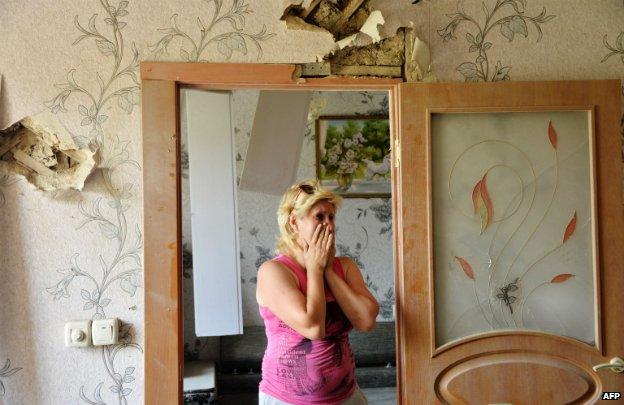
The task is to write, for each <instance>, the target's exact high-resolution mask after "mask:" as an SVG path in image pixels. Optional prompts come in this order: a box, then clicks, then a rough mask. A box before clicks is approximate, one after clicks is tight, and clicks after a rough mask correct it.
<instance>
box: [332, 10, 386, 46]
mask: <svg viewBox="0 0 624 405" xmlns="http://www.w3.org/2000/svg"><path fill="white" fill-rule="evenodd" d="M383 23H384V18H383V15H381V12H380V11H379V10H375V11H373V12H372V13H370V15H369V16H368V18H367V19H366V22H364V25H362V28H360V31H359V32H357V33H355V34H353V35H350V36H348V37H346V38H343V39H341V40H340V41H338V42H336V45H337V46H338V49H344V48H346V47H349V46H351V47H355V46H358V47H361V46H366V45H370V44H374V43H377V42H379V41H380V40H381V37H380V36H379V30H378V28H377V26H378V25H383Z"/></svg>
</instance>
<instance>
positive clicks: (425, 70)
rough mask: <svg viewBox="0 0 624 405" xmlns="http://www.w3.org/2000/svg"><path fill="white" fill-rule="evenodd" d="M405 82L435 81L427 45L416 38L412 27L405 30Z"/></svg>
mask: <svg viewBox="0 0 624 405" xmlns="http://www.w3.org/2000/svg"><path fill="white" fill-rule="evenodd" d="M404 79H405V81H406V82H436V81H437V78H436V77H435V75H434V74H433V72H432V71H431V54H430V52H429V47H428V46H427V44H425V43H424V42H423V41H421V40H420V38H418V36H417V35H416V33H415V31H414V29H413V28H407V29H406V30H405V68H404Z"/></svg>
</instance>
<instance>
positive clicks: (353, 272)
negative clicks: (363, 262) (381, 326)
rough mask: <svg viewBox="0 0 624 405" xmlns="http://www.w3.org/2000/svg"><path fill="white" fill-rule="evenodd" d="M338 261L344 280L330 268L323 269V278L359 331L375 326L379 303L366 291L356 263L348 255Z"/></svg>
mask: <svg viewBox="0 0 624 405" xmlns="http://www.w3.org/2000/svg"><path fill="white" fill-rule="evenodd" d="M340 263H341V264H342V267H343V269H344V271H345V273H346V282H345V281H344V280H342V279H341V278H340V277H339V276H338V275H337V274H336V273H335V272H334V271H333V270H331V269H326V270H325V280H327V284H328V286H329V288H330V289H331V291H332V293H333V294H334V297H336V301H338V304H339V305H340V308H342V311H343V312H344V313H345V315H346V316H347V318H349V321H351V324H352V325H353V327H354V328H355V329H357V330H361V331H368V330H371V329H373V328H374V327H375V319H376V318H377V314H379V304H378V303H377V300H376V299H375V297H374V296H373V294H371V292H370V291H368V288H367V287H366V284H365V283H364V279H363V278H362V274H361V273H360V269H359V268H358V266H357V264H355V262H354V261H353V260H351V259H350V258H348V257H345V258H341V259H340Z"/></svg>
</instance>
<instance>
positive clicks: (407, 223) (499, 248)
mask: <svg viewBox="0 0 624 405" xmlns="http://www.w3.org/2000/svg"><path fill="white" fill-rule="evenodd" d="M398 98H399V104H400V107H399V112H398V113H399V132H400V149H398V153H399V159H400V164H399V169H398V173H397V180H396V181H397V184H398V185H399V187H398V189H397V194H398V196H397V197H398V201H399V202H400V204H399V205H398V207H397V210H398V212H397V216H398V223H397V225H398V229H397V231H398V232H397V241H398V243H399V244H400V246H399V249H398V250H397V252H398V257H397V260H398V261H399V263H400V269H401V270H400V271H399V277H398V280H397V289H398V297H397V298H398V309H397V318H398V319H397V321H398V325H399V327H398V347H399V350H400V353H401V355H400V357H399V359H400V363H399V375H400V377H399V390H400V397H401V403H403V404H430V403H451V404H463V403H466V404H468V403H469V404H490V403H513V404H537V403H540V404H557V403H593V402H595V401H596V400H598V399H600V398H601V397H602V395H603V392H610V391H617V392H620V393H623V392H624V373H619V374H618V373H615V372H613V371H610V370H609V369H603V370H599V371H594V370H593V369H592V367H593V366H596V365H598V364H601V363H608V362H609V361H610V360H611V359H612V358H614V357H616V356H617V357H624V336H623V335H624V310H623V309H624V307H623V306H622V303H621V296H622V291H623V290H624V269H623V265H624V264H623V263H624V218H623V211H624V206H623V204H622V203H623V200H622V195H623V193H622V162H621V159H622V155H621V153H622V149H621V139H620V127H619V125H620V114H621V108H620V82H619V81H577V82H531V83H529V82H505V83H479V84H474V83H471V84H464V83H452V84H416V83H409V84H405V83H404V84H401V85H400V87H399V93H398ZM620 371H621V370H620Z"/></svg>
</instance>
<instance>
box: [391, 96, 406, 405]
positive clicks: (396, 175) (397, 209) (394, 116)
mask: <svg viewBox="0 0 624 405" xmlns="http://www.w3.org/2000/svg"><path fill="white" fill-rule="evenodd" d="M400 91H401V88H400V86H397V87H396V88H393V89H391V90H390V94H389V95H388V99H389V100H390V103H389V108H390V111H389V113H390V138H391V142H392V145H391V148H390V151H391V153H392V155H391V160H392V165H391V169H390V170H391V179H390V181H391V186H392V240H393V243H392V246H393V250H394V251H393V253H394V285H395V288H394V291H395V293H394V305H395V314H394V325H395V329H396V330H395V336H396V338H395V347H396V363H395V367H396V386H397V405H402V404H403V403H404V401H403V398H405V397H404V395H405V393H404V389H405V384H404V381H405V380H404V375H403V373H404V370H405V366H404V361H405V356H403V346H402V345H403V342H404V341H405V339H404V336H403V326H402V323H401V320H402V319H403V318H402V313H403V312H402V309H401V307H402V301H401V299H400V298H399V297H402V296H403V293H402V291H403V290H404V288H403V280H404V279H405V276H404V267H403V239H402V236H403V232H400V231H399V230H400V229H402V228H403V220H402V215H401V212H402V209H403V208H402V201H403V200H402V190H401V177H400V176H401V170H400V167H397V165H396V164H395V162H396V161H397V158H399V159H401V156H400V155H401V150H400V149H399V150H398V151H397V150H396V147H395V145H396V144H397V142H400V140H401V119H400V113H401V109H400V105H399V100H400V97H401V96H400ZM401 149H402V148H401ZM397 153H398V154H399V156H397Z"/></svg>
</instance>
